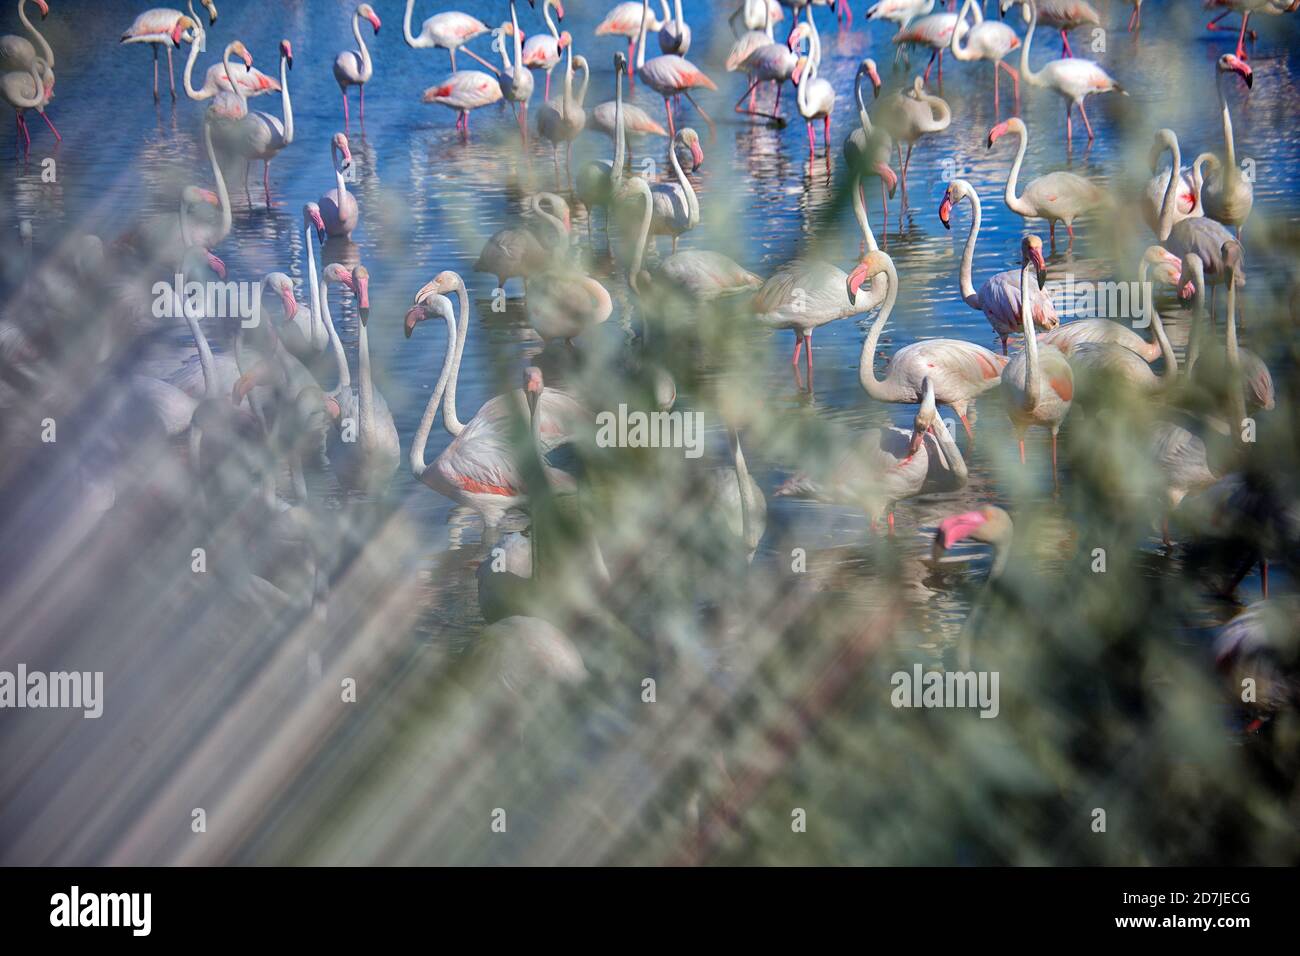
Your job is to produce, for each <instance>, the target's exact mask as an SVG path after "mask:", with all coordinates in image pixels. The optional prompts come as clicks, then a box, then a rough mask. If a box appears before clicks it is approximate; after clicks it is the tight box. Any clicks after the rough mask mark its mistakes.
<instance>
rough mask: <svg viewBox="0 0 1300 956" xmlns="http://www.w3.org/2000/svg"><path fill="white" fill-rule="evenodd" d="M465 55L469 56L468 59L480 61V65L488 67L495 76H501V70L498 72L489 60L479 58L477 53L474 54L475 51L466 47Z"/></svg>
mask: <svg viewBox="0 0 1300 956" xmlns="http://www.w3.org/2000/svg"><path fill="white" fill-rule="evenodd" d="M465 55H466V56H468V57H472V58H473V59H475V60H478V61H479V63H481V64H483V65H484V66H486V67H487V68H488V69H489V70H491V71H492V73H493V75H494V76H500V75H501V71H500V70H498V69H497V68H496V67H495V66H493V65H492V64H491V63H489V62H488V61H487V60H485V59H483V58H482V57H481V56H479V55H478V54H477V53H475V52H474V51H473V50H471V49H470V48H469V47H465Z"/></svg>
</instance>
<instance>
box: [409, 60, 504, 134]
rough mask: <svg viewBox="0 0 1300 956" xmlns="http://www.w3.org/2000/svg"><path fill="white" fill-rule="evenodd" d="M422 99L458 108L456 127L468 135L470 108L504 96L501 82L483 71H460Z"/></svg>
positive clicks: (454, 108) (473, 108)
mask: <svg viewBox="0 0 1300 956" xmlns="http://www.w3.org/2000/svg"><path fill="white" fill-rule="evenodd" d="M420 99H421V100H422V101H423V102H425V103H437V104H439V105H441V106H446V107H448V108H450V109H453V110H455V111H456V129H458V130H460V132H461V133H462V134H463V135H465V136H468V135H469V111H470V110H476V109H478V108H479V107H480V106H487V105H489V104H491V103H495V102H497V100H499V99H501V84H499V83H498V82H497V81H496V79H495V78H494V77H491V76H488V75H487V74H486V73H484V72H483V71H482V70H457V71H456V72H455V73H453V74H452V75H451V76H449V77H447V78H446V79H445V80H443V81H442V82H441V83H439V84H438V85H437V86H431V87H429V88H428V89H427V90H425V91H424V95H423V96H421V97H420Z"/></svg>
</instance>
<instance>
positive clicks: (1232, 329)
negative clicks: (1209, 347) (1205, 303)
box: [1223, 263, 1246, 434]
mask: <svg viewBox="0 0 1300 956" xmlns="http://www.w3.org/2000/svg"><path fill="white" fill-rule="evenodd" d="M1236 280H1237V270H1236V269H1235V268H1234V267H1233V266H1231V265H1228V264H1227V263H1225V264H1224V273H1223V281H1224V282H1225V283H1226V284H1227V286H1228V331H1227V333H1226V334H1225V337H1224V342H1225V346H1226V348H1227V353H1228V376H1229V381H1228V391H1229V393H1230V394H1231V395H1232V411H1233V415H1234V416H1235V417H1236V419H1237V426H1236V427H1237V428H1238V429H1240V428H1241V427H1242V423H1243V422H1244V421H1245V419H1246V396H1245V393H1244V391H1243V389H1242V379H1241V352H1240V350H1239V349H1238V347H1237V281H1236ZM1238 434H1240V432H1238Z"/></svg>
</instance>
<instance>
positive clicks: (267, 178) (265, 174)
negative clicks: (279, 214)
mask: <svg viewBox="0 0 1300 956" xmlns="http://www.w3.org/2000/svg"><path fill="white" fill-rule="evenodd" d="M262 189H263V190H264V191H265V192H266V208H267V209H270V208H271V161H270V160H269V159H268V160H265V161H263V163H262Z"/></svg>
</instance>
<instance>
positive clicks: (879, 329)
mask: <svg viewBox="0 0 1300 956" xmlns="http://www.w3.org/2000/svg"><path fill="white" fill-rule="evenodd" d="M877 276H882V277H883V278H884V280H885V281H884V285H885V287H886V289H887V292H886V296H885V304H884V305H883V306H881V309H880V313H879V314H878V315H877V316H876V318H875V321H874V322H872V323H871V329H870V330H869V331H868V332H867V337H866V339H865V340H864V341H863V343H862V353H861V355H860V356H859V358H858V382H859V383H860V384H861V385H862V389H863V391H865V392H866V393H867V394H868V395H870V396H871V397H872V398H874V399H875V400H876V401H878V402H893V403H902V404H909V405H910V404H915V403H917V402H922V401H924V399H925V390H926V387H927V384H928V385H929V386H930V387H932V388H933V390H934V393H933V394H934V400H935V401H937V402H939V403H941V404H943V405H947V406H948V407H950V408H951V409H952V410H953V411H954V412H956V413H957V417H958V418H960V419H961V423H962V427H964V428H965V429H966V434H967V435H968V436H970V437H972V438H973V437H974V432H972V431H971V425H970V419H969V418H968V417H967V412H969V411H970V410H971V407H972V406H973V405H974V404H975V399H977V398H978V397H979V396H981V395H983V394H984V393H985V392H987V391H988V390H989V389H991V388H994V387H996V386H997V384H998V380H999V378H1000V377H1001V375H1002V370H1003V369H1004V368H1005V367H1006V365H1007V360H1006V359H1005V358H1003V357H1002V356H1000V355H997V354H995V353H993V352H990V351H989V350H988V349H986V348H984V346H982V345H976V344H975V343H973V342H965V341H963V340H961V339H925V340H924V341H921V342H913V343H912V344H911V345H906V346H904V347H903V348H901V349H899V350H898V351H897V352H895V353H894V356H893V358H891V359H890V360H889V364H888V365H886V366H885V377H884V378H877V377H876V346H877V345H878V344H879V343H880V336H881V335H882V334H883V333H884V331H885V323H886V322H888V321H889V317H890V315H891V313H892V312H893V311H894V304H895V303H896V302H897V301H898V273H897V271H895V269H894V260H893V259H891V258H890V257H889V255H888V254H887V253H885V252H882V251H879V250H873V251H871V252H868V253H867V255H866V256H864V257H863V259H862V261H861V262H860V263H859V264H858V266H857V267H856V268H855V269H854V270H853V271H852V272H851V273H849V276H848V288H849V291H850V294H852V293H853V292H854V291H856V290H857V288H858V287H860V286H861V284H862V283H863V282H865V281H867V280H871V281H873V282H874V280H875V278H876V277H877Z"/></svg>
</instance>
